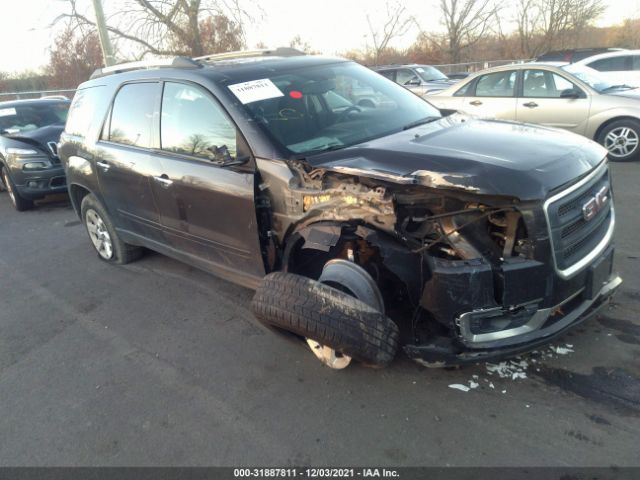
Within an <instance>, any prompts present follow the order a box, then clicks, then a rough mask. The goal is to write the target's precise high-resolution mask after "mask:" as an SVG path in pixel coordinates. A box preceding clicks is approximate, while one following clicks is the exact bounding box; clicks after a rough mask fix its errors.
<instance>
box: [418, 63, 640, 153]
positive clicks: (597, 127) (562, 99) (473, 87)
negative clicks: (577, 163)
mask: <svg viewBox="0 0 640 480" xmlns="http://www.w3.org/2000/svg"><path fill="white" fill-rule="evenodd" d="M428 99H429V101H430V102H431V103H433V104H434V105H436V106H437V107H438V108H440V109H445V110H455V111H460V112H465V113H469V114H473V115H479V116H481V117H488V118H500V119H504V120H516V121H518V122H527V123H537V124H541V125H544V126H548V127H556V128H564V129H566V130H569V131H572V132H574V133H577V134H580V135H584V136H585V137H587V138H590V139H593V140H596V141H597V142H598V143H600V144H601V145H603V146H604V147H605V148H606V149H607V150H608V151H609V158H610V159H611V160H613V161H631V160H637V159H638V158H640V147H639V145H638V140H639V139H640V91H639V90H637V89H635V88H631V87H628V86H624V85H612V84H610V83H609V82H608V81H607V80H605V79H603V78H602V77H601V76H600V75H599V74H598V72H596V71H595V70H592V69H590V68H588V67H584V66H581V65H575V64H572V65H564V66H562V67H560V66H556V65H550V64H536V63H527V64H521V65H509V66H504V67H496V68H492V69H488V70H484V71H483V72H480V73H478V74H476V75H475V76H473V77H471V78H469V79H467V80H464V81H462V82H460V83H459V84H457V85H455V86H454V87H452V88H449V89H448V90H445V91H443V92H439V93H437V94H436V95H432V96H429V97H428Z"/></svg>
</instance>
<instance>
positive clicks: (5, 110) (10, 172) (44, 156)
mask: <svg viewBox="0 0 640 480" xmlns="http://www.w3.org/2000/svg"><path fill="white" fill-rule="evenodd" d="M69 104H70V102H69V100H60V99H37V100H16V101H12V102H0V177H1V178H2V183H3V184H4V187H5V188H6V190H7V192H8V193H9V199H10V200H11V203H12V204H13V206H14V207H15V208H16V210H18V211H23V210H28V209H30V208H32V207H33V202H34V200H38V199H40V198H43V197H45V196H46V195H50V194H54V193H60V192H66V191H67V185H66V180H65V176H64V170H63V168H62V165H60V159H59V158H58V153H57V143H58V140H59V138H60V133H61V132H62V130H63V129H64V123H65V121H66V119H67V112H68V110H69Z"/></svg>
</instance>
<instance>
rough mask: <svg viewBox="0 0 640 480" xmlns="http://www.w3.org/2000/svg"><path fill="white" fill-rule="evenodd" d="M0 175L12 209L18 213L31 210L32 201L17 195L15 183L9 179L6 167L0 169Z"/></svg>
mask: <svg viewBox="0 0 640 480" xmlns="http://www.w3.org/2000/svg"><path fill="white" fill-rule="evenodd" d="M0 173H1V174H2V183H4V186H5V188H6V189H7V193H8V194H9V200H11V204H12V205H13V207H14V208H15V209H16V210H17V211H19V212H24V211H26V210H31V209H32V208H33V200H31V199H30V198H24V197H23V196H22V195H20V193H18V189H17V188H16V185H15V183H13V180H11V177H10V176H9V171H8V169H7V167H0Z"/></svg>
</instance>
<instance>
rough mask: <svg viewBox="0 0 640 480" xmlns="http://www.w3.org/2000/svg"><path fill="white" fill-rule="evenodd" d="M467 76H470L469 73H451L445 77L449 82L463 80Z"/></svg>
mask: <svg viewBox="0 0 640 480" xmlns="http://www.w3.org/2000/svg"><path fill="white" fill-rule="evenodd" d="M469 75H471V72H453V73H447V77H448V78H449V80H456V81H457V80H464V79H465V78H467V77H468V76H469Z"/></svg>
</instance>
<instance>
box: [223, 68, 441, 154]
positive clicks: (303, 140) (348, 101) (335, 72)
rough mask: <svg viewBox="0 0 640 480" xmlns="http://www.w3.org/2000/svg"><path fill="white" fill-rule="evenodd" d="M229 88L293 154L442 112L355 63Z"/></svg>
mask: <svg viewBox="0 0 640 480" xmlns="http://www.w3.org/2000/svg"><path fill="white" fill-rule="evenodd" d="M229 89H230V90H231V92H233V94H234V95H235V96H236V97H237V98H238V99H239V100H240V102H241V103H242V104H243V105H244V108H245V109H246V110H247V111H248V112H249V113H250V115H251V117H252V118H253V119H254V120H255V121H256V122H257V123H258V124H259V125H260V126H261V127H262V129H263V130H264V131H265V132H266V133H267V134H268V135H269V137H270V138H271V139H272V140H273V141H275V142H276V143H277V144H279V145H280V146H282V147H283V148H284V150H286V152H287V153H288V154H289V155H292V156H304V155H308V154H312V153H318V152H321V151H325V150H333V149H339V148H345V147H348V146H351V145H356V144H358V143H362V142H365V141H367V140H371V139H374V138H378V137H382V136H385V135H389V134H391V133H395V132H399V131H401V130H402V129H403V128H405V127H406V126H407V125H410V124H413V123H416V122H418V123H419V122H420V121H427V119H431V118H439V117H440V116H441V115H440V112H439V111H438V110H437V109H436V108H434V107H433V106H431V105H430V104H429V103H427V102H426V101H424V100H422V99H421V98H420V97H418V96H416V95H415V94H413V93H411V92H410V91H408V90H406V89H404V88H403V87H401V86H399V85H397V84H395V83H393V82H390V81H389V80H387V79H386V78H384V77H383V76H381V75H379V74H377V73H375V72H372V71H371V70H369V69H368V68H365V67H363V66H361V65H357V64H354V63H346V62H345V63H340V64H335V65H321V66H317V67H311V68H304V69H297V70H290V71H287V72H284V73H280V74H279V75H273V76H271V77H269V78H262V79H258V80H254V81H249V82H244V83H240V84H234V85H230V86H229Z"/></svg>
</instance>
